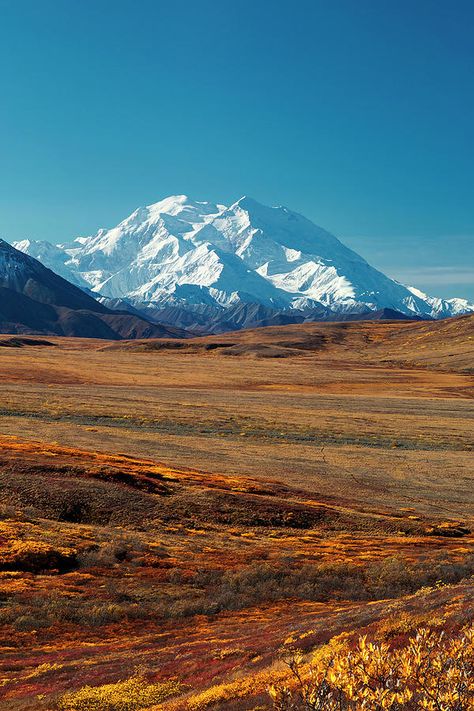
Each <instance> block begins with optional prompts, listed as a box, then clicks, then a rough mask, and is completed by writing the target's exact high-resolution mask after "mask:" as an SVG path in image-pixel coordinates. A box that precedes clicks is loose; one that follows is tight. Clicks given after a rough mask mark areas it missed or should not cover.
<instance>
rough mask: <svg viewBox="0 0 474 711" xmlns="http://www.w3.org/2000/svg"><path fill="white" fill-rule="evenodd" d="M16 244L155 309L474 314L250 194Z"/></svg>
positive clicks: (173, 202)
mask: <svg viewBox="0 0 474 711" xmlns="http://www.w3.org/2000/svg"><path fill="white" fill-rule="evenodd" d="M14 246H15V247H17V249H20V250H22V251H24V252H26V253H27V254H29V255H31V256H33V257H35V258H37V259H39V260H40V261H42V262H43V263H44V264H45V265H46V266H48V267H49V268H51V269H52V270H54V271H56V272H57V273H58V274H60V275H61V276H63V277H65V278H66V279H68V280H70V281H72V282H73V283H75V284H77V285H78V286H81V287H82V288H88V289H90V290H92V291H93V292H96V293H97V294H98V295H99V294H100V295H102V296H104V297H108V298H110V299H126V300H127V301H129V302H130V303H132V304H135V305H147V306H150V307H153V308H157V307H159V308H164V307H170V306H190V305H193V306H194V305H198V304H199V305H209V306H213V307H217V308H225V307H229V306H235V305H236V304H239V303H243V304H260V305H262V306H266V307H270V308H274V309H280V310H281V309H283V310H285V309H298V310H305V309H308V310H314V309H320V310H321V309H324V308H326V309H330V310H332V311H336V312H339V313H340V312H345V313H347V312H363V311H367V310H374V311H376V310H379V309H384V308H388V309H394V310H396V311H400V312H402V313H405V314H417V315H423V316H432V317H435V318H439V317H444V316H452V315H456V314H461V313H466V312H468V311H473V310H474V305H472V304H469V303H468V302H467V301H466V300H464V299H449V300H446V299H437V298H432V297H428V296H427V295H426V294H423V293H422V292H420V291H419V290H417V289H415V288H409V287H406V286H404V285H403V284H400V283H398V282H397V281H394V280H393V279H390V278H388V277H387V276H385V275H384V274H382V273H381V272H380V271H378V270H377V269H374V268H373V267H371V266H370V265H369V264H368V263H367V262H366V261H365V260H364V259H363V258H362V257H360V256H359V255H358V254H356V253H355V252H353V251H352V250H351V249H349V248H348V247H346V246H344V245H343V244H342V243H341V242H340V241H339V240H338V239H337V238H336V237H334V236H333V235H331V234H330V233H329V232H326V230H324V229H322V228H320V227H317V226H316V225H315V224H314V223H312V222H311V221H310V220H307V219H306V218H305V217H303V216H302V215H299V214H298V213H296V212H292V211H291V210H289V209H287V208H286V207H266V206H265V205H261V204H260V203H258V202H256V201H255V200H252V199H251V198H248V197H244V198H241V199H240V200H238V201H237V202H236V203H234V204H233V205H231V206H230V207H226V206H224V205H217V204H213V203H211V202H196V201H193V200H191V199H189V198H188V197H186V196H184V195H175V196H172V197H168V198H166V199H164V200H161V201H160V202H157V203H154V204H152V205H148V206H147V207H140V208H138V209H137V210H135V212H133V213H132V214H131V215H130V216H129V217H127V218H126V219H125V220H123V222H121V223H120V224H119V225H117V227H114V228H112V229H101V230H99V231H98V232H97V234H95V235H92V236H90V237H78V238H77V239H76V240H74V242H72V243H71V244H70V245H51V244H49V243H47V242H34V241H30V240H25V241H23V242H17V243H15V245H14Z"/></svg>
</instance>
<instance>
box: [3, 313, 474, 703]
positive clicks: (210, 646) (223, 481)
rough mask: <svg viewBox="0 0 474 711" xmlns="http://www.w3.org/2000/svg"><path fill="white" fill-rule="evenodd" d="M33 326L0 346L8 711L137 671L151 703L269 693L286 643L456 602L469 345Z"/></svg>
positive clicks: (466, 523)
mask: <svg viewBox="0 0 474 711" xmlns="http://www.w3.org/2000/svg"><path fill="white" fill-rule="evenodd" d="M328 328H332V326H328ZM354 328H360V326H359V325H357V326H354ZM371 328H373V329H377V328H378V329H381V330H383V329H384V328H386V327H385V326H384V325H383V324H380V325H378V324H373V325H372V326H371ZM407 328H410V326H408V327H407ZM268 331H269V329H265V332H264V333H263V335H262V338H263V339H265V338H267V339H268V335H265V333H266V334H268ZM296 331H297V327H296ZM374 332H375V330H374ZM278 339H279V344H280V345H278V348H281V347H282V346H281V334H280V335H279V336H278ZM47 340H48V341H49V342H50V343H51V345H42V346H31V345H25V346H24V347H21V348H15V347H10V346H9V347H1V343H0V374H1V380H2V392H1V401H0V445H1V448H0V485H1V489H2V504H1V506H0V514H1V520H0V537H1V540H2V548H1V550H0V599H1V601H2V602H1V607H0V624H1V625H2V633H1V636H0V646H1V651H0V708H2V709H9V710H10V709H11V710H12V711H26V710H27V709H28V710H29V709H55V708H57V707H58V704H60V703H61V701H60V699H61V696H62V694H64V693H65V692H68V691H75V690H78V689H80V688H81V687H84V686H86V685H93V686H96V685H98V684H105V683H109V682H117V681H119V680H123V679H127V678H129V677H132V676H133V675H134V673H135V670H136V668H139V669H140V674H143V675H144V676H145V677H146V678H147V679H148V680H149V681H150V683H151V682H165V681H167V680H170V679H173V680H175V681H176V683H177V688H176V689H175V693H174V694H173V695H172V696H171V697H170V699H169V700H163V702H162V706H160V708H161V707H162V708H169V709H171V708H173V709H206V708H215V709H256V708H262V709H263V708H271V703H270V699H269V697H268V694H267V692H266V689H267V686H268V684H269V683H271V682H272V681H274V680H275V679H279V678H282V679H284V678H285V675H286V674H287V672H286V671H285V670H286V667H285V665H284V664H283V663H282V662H281V661H280V660H279V652H280V650H281V649H282V648H283V649H290V648H293V647H299V648H302V649H303V650H305V651H309V650H311V649H312V648H314V647H315V646H316V645H318V644H321V643H323V642H326V641H327V640H329V639H331V638H333V637H334V636H335V635H339V634H341V633H347V634H348V635H351V634H357V635H358V634H360V633H365V632H367V633H368V634H369V635H370V634H376V635H379V636H382V638H387V639H398V638H399V637H400V635H401V636H403V635H406V634H407V633H409V632H411V631H413V630H415V629H416V628H417V627H418V626H420V625H431V626H434V627H435V628H443V627H447V626H448V627H449V626H451V627H455V626H461V625H464V624H466V623H467V622H469V619H470V618H469V616H470V612H472V602H473V595H474V593H473V588H472V583H471V582H470V580H469V578H470V576H472V574H473V573H474V557H473V552H474V548H473V543H474V534H473V533H471V531H474V497H473V491H474V486H473V483H474V482H473V479H474V472H473V468H472V450H473V444H474V427H473V424H474V406H473V405H474V377H473V376H472V374H471V372H472V371H471V372H469V362H467V361H468V358H469V351H468V350H465V351H463V367H462V369H459V368H458V370H450V371H447V370H446V369H443V370H437V369H434V367H433V366H431V365H429V366H428V367H427V365H426V364H425V366H424V367H420V366H419V365H417V366H415V365H414V364H413V363H412V364H409V363H405V364H404V363H403V358H402V356H401V355H400V353H398V355H397V353H396V352H395V350H394V354H393V359H392V360H390V362H388V361H387V360H386V358H378V359H370V358H367V357H366V356H365V355H364V354H363V353H362V351H361V350H360V349H359V350H358V349H352V350H349V349H347V348H344V349H339V350H338V348H337V347H336V346H335V347H334V348H333V347H331V348H325V349H313V350H310V349H306V350H304V351H303V352H298V353H297V354H294V353H293V352H292V353H291V354H289V355H288V354H286V355H285V357H281V353H280V352H278V353H277V355H278V357H260V356H261V353H256V352H255V350H253V351H252V349H250V351H249V350H248V349H247V350H246V349H241V350H240V351H239V353H238V355H236V354H235V352H234V353H233V355H229V354H225V353H224V352H222V350H223V349H225V348H226V347H227V348H228V347H229V346H228V345H227V346H225V345H223V346H222V347H217V348H211V349H207V350H206V349H201V348H198V347H196V348H195V350H194V351H193V350H192V348H191V349H188V350H184V351H183V352H179V350H177V349H173V348H159V349H156V350H150V349H148V350H147V349H143V350H137V349H136V348H129V347H127V346H125V347H120V346H119V347H117V346H116V345H114V346H113V347H110V344H108V343H107V342H101V341H92V340H80V339H57V338H51V339H49V338H48V339H47ZM199 340H200V339H198V341H199ZM290 340H292V341H294V338H293V335H292V336H291V339H290ZM209 341H210V342H212V339H209ZM266 345H268V343H267V344H266ZM284 347H286V346H284ZM291 347H292V348H293V349H294V347H295V346H294V344H293V345H292V346H291ZM296 350H298V344H296ZM266 355H268V353H267V354H266ZM273 355H275V353H274V354H273ZM466 359H467V360H466ZM466 362H467V366H466ZM437 367H439V366H437ZM420 589H421V592H420ZM148 707H150V704H149V705H148ZM84 708H86V707H84ZM87 708H89V707H87ZM91 708H92V707H91Z"/></svg>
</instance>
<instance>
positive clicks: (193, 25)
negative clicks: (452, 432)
mask: <svg viewBox="0 0 474 711" xmlns="http://www.w3.org/2000/svg"><path fill="white" fill-rule="evenodd" d="M473 26H474V2H472V0H450V2H446V1H445V0H429V1H428V0H393V1H391V2H389V1H386V0H324V1H322V0H291V1H290V0H288V1H281V0H252V1H249V0H181V2H175V3H173V2H170V1H169V0H167V1H166V2H161V0H0V77H1V79H0V81H1V93H0V236H3V237H6V238H7V239H10V240H13V239H19V238H22V237H25V236H28V237H32V238H37V239H49V240H51V241H63V240H68V239H70V238H71V237H73V236H76V235H78V234H89V233H91V232H94V231H95V230H96V229H97V228H98V227H100V226H106V227H110V226H113V225H114V224H116V223H117V222H118V221H119V220H120V219H121V218H123V217H124V216H126V215H127V214H128V213H129V212H131V211H132V210H133V209H134V208H135V207H137V206H138V205H143V204H147V203H150V202H153V201H156V200H158V199H160V198H162V197H164V196H165V195H169V194H172V193H186V194H189V195H191V196H193V197H195V198H196V199H211V200H219V201H222V202H229V201H233V200H235V199H237V198H239V197H240V196H241V195H242V194H248V195H251V196H252V197H254V198H255V199H257V200H260V201H261V202H265V203H267V204H285V205H287V206H288V207H291V208H293V209H295V210H298V211H299V212H302V213H303V214H305V215H306V216H308V217H310V218H311V219H313V220H314V221H315V222H316V223H318V224H320V225H322V226H324V227H326V228H327V229H330V230H331V231H333V232H334V233H335V234H337V235H338V236H339V237H340V238H341V239H342V240H343V241H345V242H346V243H347V244H349V245H350V246H352V247H353V248H355V249H356V250H358V251H359V252H360V253H361V254H362V255H363V256H365V257H366V258H367V259H368V260H369V261H371V262H372V263H373V264H374V265H375V266H378V267H379V268H382V269H383V270H384V271H386V272H387V273H388V274H390V275H391V276H395V277H398V278H400V279H401V280H403V281H408V282H410V283H413V284H415V285H417V286H419V287H420V288H423V289H426V290H428V291H429V292H431V293H434V294H439V295H445V296H452V295H459V296H465V297H469V298H471V299H473V300H474V88H473V87H474V49H473V35H472V32H473Z"/></svg>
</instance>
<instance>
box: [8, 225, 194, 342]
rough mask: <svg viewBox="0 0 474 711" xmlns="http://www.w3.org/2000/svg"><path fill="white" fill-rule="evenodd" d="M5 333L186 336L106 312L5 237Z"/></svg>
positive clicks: (123, 313) (139, 317) (123, 314)
mask: <svg viewBox="0 0 474 711" xmlns="http://www.w3.org/2000/svg"><path fill="white" fill-rule="evenodd" d="M0 332H1V333H11V334H42V335H61V336H79V337H88V338H106V339H112V340H120V339H122V338H151V337H154V338H160V337H163V336H165V337H171V338H175V337H178V336H181V337H182V336H186V335H187V334H186V332H185V331H183V330H180V329H173V328H172V327H170V326H161V325H158V324H156V323H154V322H151V321H149V320H147V319H145V318H144V317H143V316H142V315H135V314H131V313H129V312H127V311H114V310H112V309H109V308H107V307H106V306H105V305H103V304H101V303H100V302H99V301H97V300H96V299H94V298H92V296H89V295H88V294H86V292H85V291H83V290H82V289H80V288H79V287H77V286H75V285H74V284H71V283H69V282H68V281H66V280H65V279H63V278H62V277H61V276H59V275H58V274H56V273H55V272H54V271H52V270H50V269H48V268H47V267H45V266H44V265H43V264H42V263H41V262H39V261H38V260H36V259H34V258H33V257H30V256H28V255H27V254H24V253H23V252H21V251H19V250H17V249H15V248H14V247H12V246H11V245H10V244H8V243H7V242H5V241H4V240H1V239H0Z"/></svg>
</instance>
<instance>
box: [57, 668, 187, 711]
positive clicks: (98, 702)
mask: <svg viewBox="0 0 474 711" xmlns="http://www.w3.org/2000/svg"><path fill="white" fill-rule="evenodd" d="M181 689H182V687H181V685H180V684H179V683H178V682H174V681H167V682H163V683H156V684H149V683H147V681H146V680H145V679H143V678H142V677H140V676H134V677H132V678H131V679H127V680H126V681H118V682H116V683H115V684H104V685H103V686H84V687H83V688H82V689H79V691H73V692H71V693H68V694H65V695H64V696H63V697H62V699H61V701H60V703H59V708H60V709H61V710H62V711H136V710H138V709H144V708H147V707H149V706H153V705H154V704H159V703H161V702H162V701H164V700H165V699H167V698H168V697H169V696H172V695H173V694H177V693H179V692H180V691H181Z"/></svg>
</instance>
